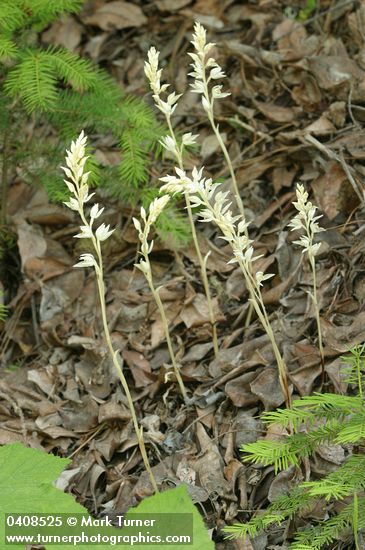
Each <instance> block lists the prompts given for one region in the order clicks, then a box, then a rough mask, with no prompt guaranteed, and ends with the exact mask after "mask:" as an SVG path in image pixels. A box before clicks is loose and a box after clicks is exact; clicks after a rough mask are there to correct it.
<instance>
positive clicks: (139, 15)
mask: <svg viewBox="0 0 365 550" xmlns="http://www.w3.org/2000/svg"><path fill="white" fill-rule="evenodd" d="M85 22H86V23H88V24H89V25H95V26H97V27H100V28H101V29H103V30H104V31H110V30H114V29H125V28H128V27H141V26H142V25H145V24H146V23H147V18H146V16H145V15H144V13H143V11H142V10H141V8H140V7H139V6H136V4H132V3H131V2H123V1H122V0H116V1H114V2H109V3H107V4H104V5H103V6H101V7H100V8H98V9H97V10H96V11H95V13H94V14H93V15H90V16H89V17H85Z"/></svg>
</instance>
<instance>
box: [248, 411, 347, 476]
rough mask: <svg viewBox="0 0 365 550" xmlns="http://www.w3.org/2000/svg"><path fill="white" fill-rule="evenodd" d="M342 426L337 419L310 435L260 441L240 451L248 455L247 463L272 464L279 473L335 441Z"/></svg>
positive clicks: (303, 433) (301, 434)
mask: <svg viewBox="0 0 365 550" xmlns="http://www.w3.org/2000/svg"><path fill="white" fill-rule="evenodd" d="M342 426H343V424H342V422H339V421H338V420H336V419H335V420H331V421H327V422H326V424H324V425H321V426H318V427H317V428H316V429H311V430H310V431H309V432H308V433H305V432H302V433H294V434H293V435H290V436H287V437H286V439H283V440H279V441H273V440H259V441H256V442H255V443H248V444H246V445H243V446H242V447H241V449H240V450H241V451H242V452H244V453H246V454H248V456H245V457H244V459H243V460H244V461H245V462H253V463H255V464H264V465H265V466H268V465H271V464H272V465H274V468H275V473H277V472H278V471H279V470H286V469H287V468H289V466H291V465H294V466H299V464H300V462H301V460H302V459H303V458H306V457H308V456H310V455H311V454H313V452H314V451H315V449H316V448H317V447H318V446H319V445H322V444H323V443H327V442H329V441H333V440H334V439H335V437H336V436H337V434H338V432H339V430H340V429H341V427H342Z"/></svg>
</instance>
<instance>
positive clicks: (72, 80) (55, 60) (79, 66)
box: [44, 47, 98, 92]
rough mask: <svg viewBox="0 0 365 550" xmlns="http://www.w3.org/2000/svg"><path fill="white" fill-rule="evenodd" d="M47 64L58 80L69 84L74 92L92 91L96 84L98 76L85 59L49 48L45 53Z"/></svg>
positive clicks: (63, 50) (59, 49) (61, 50)
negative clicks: (52, 69)
mask: <svg viewBox="0 0 365 550" xmlns="http://www.w3.org/2000/svg"><path fill="white" fill-rule="evenodd" d="M44 53H45V54H46V56H48V62H49V64H50V66H52V67H53V68H54V70H55V74H56V75H57V78H58V79H59V80H62V81H63V82H64V83H65V84H69V85H70V86H71V87H72V88H73V89H74V90H76V91H78V92H83V91H85V90H92V89H93V88H95V87H96V85H97V83H98V74H97V72H96V71H95V69H94V68H93V66H92V64H91V63H90V62H89V61H87V60H86V59H82V58H81V57H79V56H78V55H76V54H74V53H72V52H69V51H68V50H65V49H63V48H54V47H50V48H48V49H47V50H46V51H45V52H44Z"/></svg>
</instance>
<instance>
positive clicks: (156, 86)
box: [144, 47, 181, 116]
mask: <svg viewBox="0 0 365 550" xmlns="http://www.w3.org/2000/svg"><path fill="white" fill-rule="evenodd" d="M147 55H148V61H146V62H145V66H144V72H145V75H146V76H147V78H148V81H149V83H150V86H151V90H152V92H153V96H152V97H153V99H154V100H155V103H156V106H157V107H158V108H159V109H160V111H161V112H162V113H164V114H165V115H167V116H171V115H172V114H173V112H174V111H175V109H176V107H177V101H178V99H179V98H180V97H181V94H175V92H172V93H171V94H169V95H168V96H167V100H166V101H163V100H162V99H161V95H162V94H163V93H164V92H166V90H167V88H168V87H169V84H161V75H162V69H159V68H158V61H159V56H160V52H158V51H157V50H156V48H154V47H152V48H150V50H149V52H148V54H147Z"/></svg>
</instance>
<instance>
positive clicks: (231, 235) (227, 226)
mask: <svg viewBox="0 0 365 550" xmlns="http://www.w3.org/2000/svg"><path fill="white" fill-rule="evenodd" d="M175 172H176V175H172V176H170V175H168V176H164V177H163V178H160V179H161V181H162V182H164V185H163V186H162V187H161V191H162V192H167V193H172V194H173V193H185V194H189V198H190V202H191V205H192V206H195V207H200V208H201V210H200V212H199V216H200V218H201V220H200V221H202V222H207V223H209V222H213V223H215V224H216V225H218V227H219V229H220V230H221V232H222V233H223V237H222V238H223V239H224V240H226V241H227V242H228V243H229V244H230V245H231V247H232V250H233V255H234V258H232V260H230V262H229V263H235V262H238V263H241V264H242V263H243V264H244V266H245V269H246V270H247V273H251V264H252V263H253V262H254V261H255V260H258V259H259V258H261V257H262V256H253V252H254V249H253V247H252V243H253V241H252V240H251V239H249V238H248V236H247V227H248V225H249V224H248V223H247V222H246V220H245V219H244V218H243V217H242V216H241V215H240V214H239V215H236V216H234V215H233V214H232V211H231V210H230V207H231V203H230V202H229V199H228V197H229V196H230V192H229V191H225V192H223V191H219V190H218V188H219V186H220V185H221V184H220V183H214V182H213V181H212V179H211V178H205V177H203V168H201V169H200V170H198V169H197V168H193V170H192V174H191V178H190V177H188V176H187V174H186V172H185V171H184V170H180V169H179V168H175ZM272 276H273V275H272V274H266V275H264V274H263V273H262V272H261V271H259V272H258V273H256V276H255V281H256V284H257V286H261V284H262V281H264V280H266V279H268V278H269V277H272Z"/></svg>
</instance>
